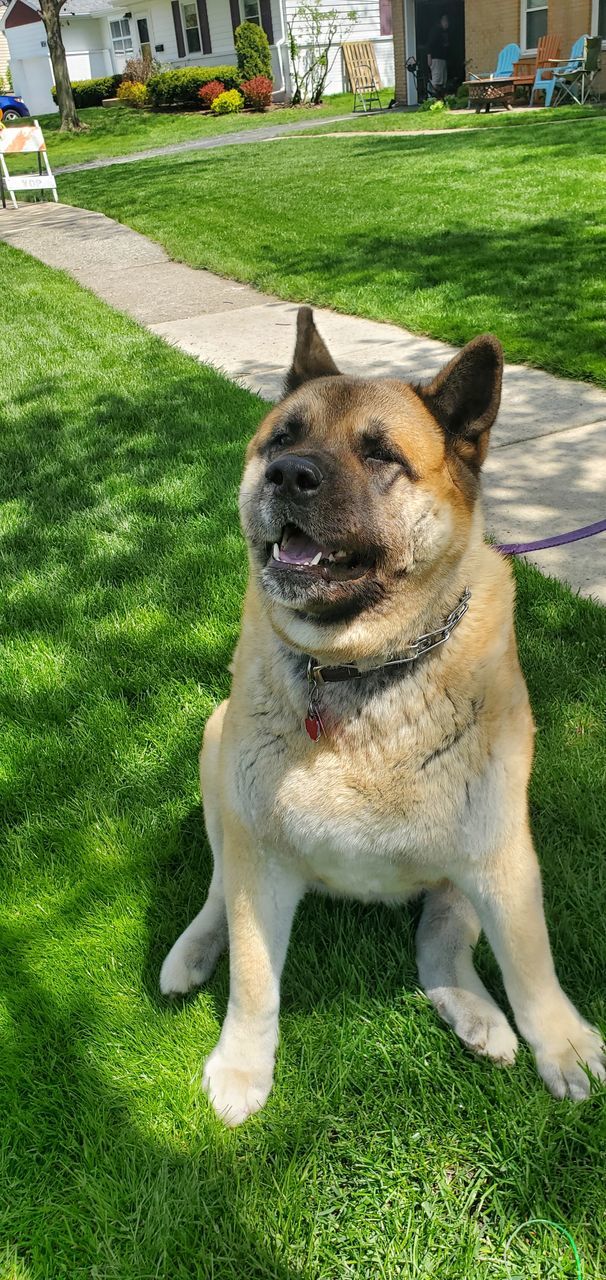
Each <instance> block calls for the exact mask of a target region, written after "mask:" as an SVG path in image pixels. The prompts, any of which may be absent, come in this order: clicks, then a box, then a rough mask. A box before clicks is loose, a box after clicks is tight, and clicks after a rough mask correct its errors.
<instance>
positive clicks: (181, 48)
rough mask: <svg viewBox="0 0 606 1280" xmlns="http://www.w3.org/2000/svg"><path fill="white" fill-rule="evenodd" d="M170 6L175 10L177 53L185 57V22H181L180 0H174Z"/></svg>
mask: <svg viewBox="0 0 606 1280" xmlns="http://www.w3.org/2000/svg"><path fill="white" fill-rule="evenodd" d="M170 7H171V9H172V11H173V22H174V24H175V35H176V37H177V55H178V57H179V58H184V57H185V40H184V39H183V23H182V22H181V9H180V6H179V0H172V3H171V6H170Z"/></svg>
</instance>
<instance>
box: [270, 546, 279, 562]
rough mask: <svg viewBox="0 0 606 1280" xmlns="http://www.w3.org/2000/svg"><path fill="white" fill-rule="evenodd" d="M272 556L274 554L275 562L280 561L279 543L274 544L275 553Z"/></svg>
mask: <svg viewBox="0 0 606 1280" xmlns="http://www.w3.org/2000/svg"><path fill="white" fill-rule="evenodd" d="M272 554H273V558H274V560H279V559H280V548H279V546H278V544H277V542H274V549H273V553H272Z"/></svg>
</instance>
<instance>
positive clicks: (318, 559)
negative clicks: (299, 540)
mask: <svg viewBox="0 0 606 1280" xmlns="http://www.w3.org/2000/svg"><path fill="white" fill-rule="evenodd" d="M321 559H322V552H321V551H318V554H317V556H314V558H313V560H310V561H309V563H310V564H312V565H313V564H319V563H320V560H321Z"/></svg>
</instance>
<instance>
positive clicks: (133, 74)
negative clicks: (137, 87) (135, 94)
mask: <svg viewBox="0 0 606 1280" xmlns="http://www.w3.org/2000/svg"><path fill="white" fill-rule="evenodd" d="M159 70H160V63H159V62H158V61H157V59H156V58H129V59H128V62H127V63H126V65H125V67H124V71H123V72H122V83H123V84H124V81H125V80H130V81H131V83H132V84H147V82H148V80H151V77H152V76H155V74H156V72H157V71H159Z"/></svg>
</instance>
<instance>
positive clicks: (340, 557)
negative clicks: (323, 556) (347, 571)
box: [332, 551, 347, 560]
mask: <svg viewBox="0 0 606 1280" xmlns="http://www.w3.org/2000/svg"><path fill="white" fill-rule="evenodd" d="M332 559H333V560H347V552H346V551H337V552H336V554H335V555H334V556H333V557H332Z"/></svg>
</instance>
